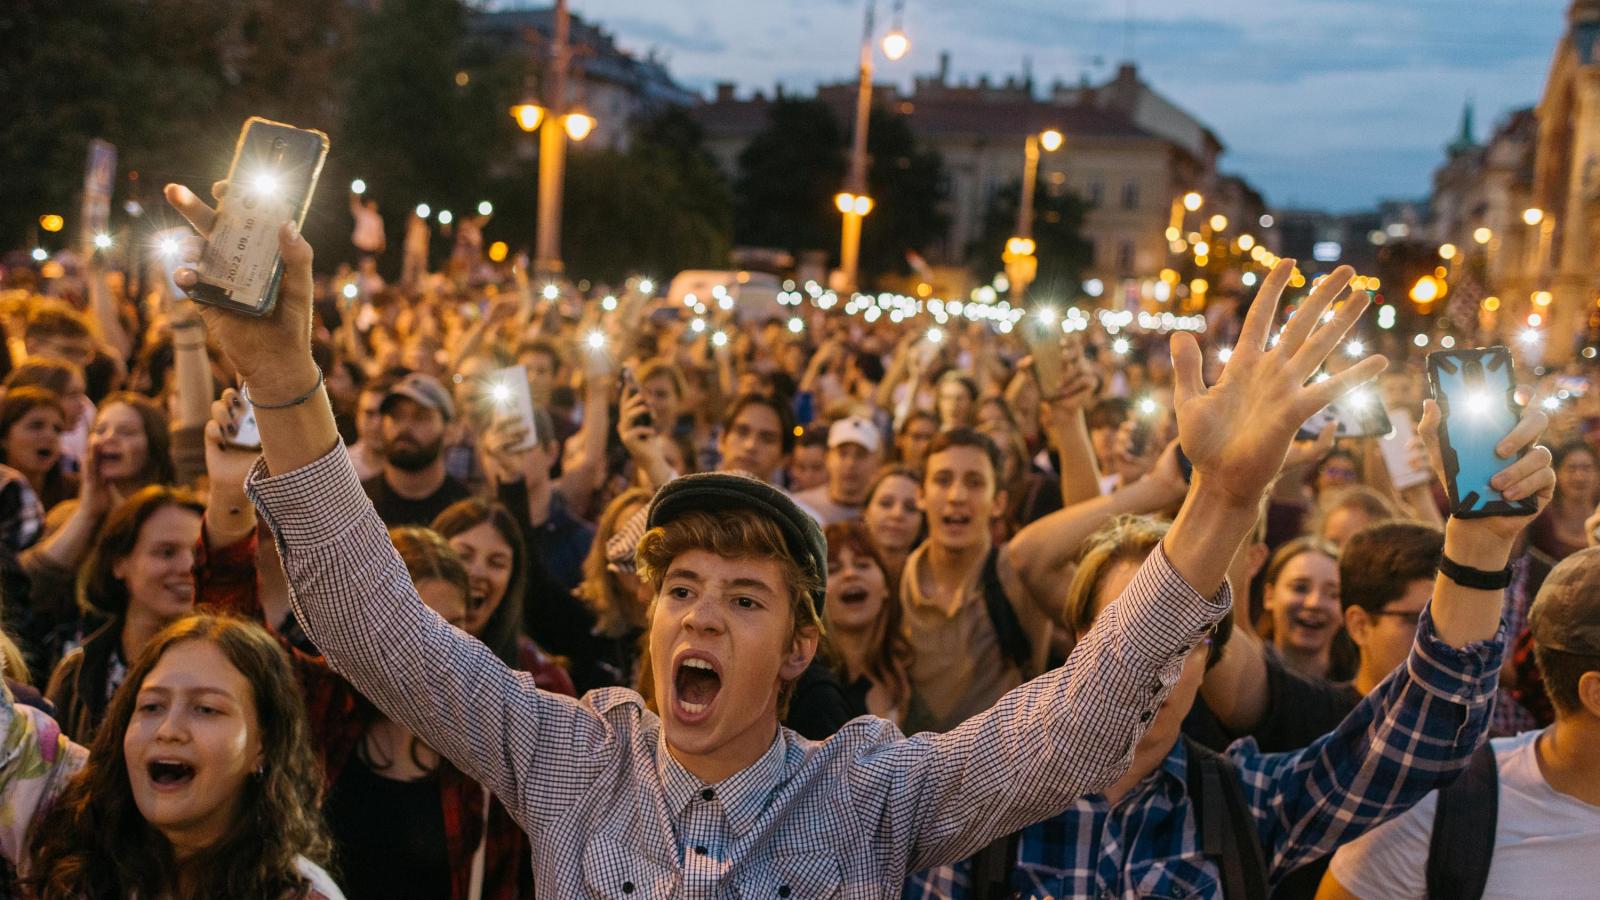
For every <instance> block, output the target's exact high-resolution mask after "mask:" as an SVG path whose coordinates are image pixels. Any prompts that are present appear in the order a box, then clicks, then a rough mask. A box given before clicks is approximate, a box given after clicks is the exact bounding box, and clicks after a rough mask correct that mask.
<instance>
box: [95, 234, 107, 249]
mask: <svg viewBox="0 0 1600 900" xmlns="http://www.w3.org/2000/svg"><path fill="white" fill-rule="evenodd" d="M94 245H95V246H96V247H98V248H100V249H101V250H105V249H107V248H109V247H110V246H111V235H109V234H106V233H105V232H103V231H102V232H101V233H99V234H97V235H95V236H94Z"/></svg>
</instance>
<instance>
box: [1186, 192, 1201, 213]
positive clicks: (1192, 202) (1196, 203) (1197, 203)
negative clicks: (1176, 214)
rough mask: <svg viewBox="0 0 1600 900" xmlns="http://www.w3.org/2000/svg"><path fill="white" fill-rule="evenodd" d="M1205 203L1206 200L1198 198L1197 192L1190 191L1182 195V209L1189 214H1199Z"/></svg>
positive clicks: (1198, 193)
mask: <svg viewBox="0 0 1600 900" xmlns="http://www.w3.org/2000/svg"><path fill="white" fill-rule="evenodd" d="M1205 203H1206V198H1204V197H1202V196H1200V192H1199V191H1190V192H1189V193H1187V194H1184V195H1183V208H1184V209H1187V210H1188V211H1189V212H1199V211H1200V207H1202V206H1204V205H1205Z"/></svg>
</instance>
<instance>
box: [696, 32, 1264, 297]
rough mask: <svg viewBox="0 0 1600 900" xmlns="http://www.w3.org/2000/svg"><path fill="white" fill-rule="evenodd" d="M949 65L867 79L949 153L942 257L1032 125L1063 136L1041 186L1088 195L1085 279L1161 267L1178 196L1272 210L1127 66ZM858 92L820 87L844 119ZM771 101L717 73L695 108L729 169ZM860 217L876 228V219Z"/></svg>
mask: <svg viewBox="0 0 1600 900" xmlns="http://www.w3.org/2000/svg"><path fill="white" fill-rule="evenodd" d="M948 72H949V57H948V54H945V55H942V56H941V63H940V68H939V71H938V72H937V73H935V74H933V75H926V76H919V77H917V78H916V79H915V80H914V82H913V87H912V89H911V90H910V92H903V91H901V90H900V89H898V88H897V87H893V86H888V85H876V86H874V90H873V102H874V105H875V106H877V107H879V108H881V109H883V110H886V111H890V112H892V113H895V114H898V115H902V116H904V117H905V118H906V120H907V124H908V126H909V127H910V129H911V131H912V133H913V134H915V135H916V137H917V140H918V142H919V144H920V145H921V146H922V147H924V148H926V149H931V150H933V151H936V152H937V153H939V155H940V156H941V157H942V158H943V161H944V167H945V171H946V174H947V177H948V179H949V183H948V189H947V191H946V196H945V201H944V202H945V211H946V212H947V213H948V215H949V219H950V226H949V229H948V231H947V233H946V235H945V236H944V238H943V239H942V240H941V241H939V242H938V244H937V245H936V246H934V247H931V248H929V251H930V252H929V255H930V258H931V261H932V262H934V263H935V264H943V265H945V266H947V267H953V266H958V265H960V264H961V262H962V261H963V260H964V258H965V255H966V251H967V247H968V245H969V244H971V243H972V242H973V241H974V240H976V239H978V237H979V236H980V234H981V232H982V229H983V222H984V217H985V214H986V213H987V211H988V210H989V208H990V205H991V203H992V202H993V201H994V198H995V196H996V195H997V194H998V193H1000V192H1001V191H1003V190H1006V189H1009V188H1013V186H1014V185H1016V184H1018V183H1020V181H1021V180H1022V175H1023V167H1024V154H1023V148H1024V143H1025V141H1026V139H1027V137H1028V136H1029V135H1030V134H1038V133H1040V132H1041V131H1044V130H1045V129H1050V128H1054V129H1057V130H1059V131H1061V132H1062V133H1063V135H1064V136H1065V143H1064V144H1063V146H1062V147H1061V149H1059V150H1057V151H1055V152H1048V153H1042V154H1041V156H1040V163H1039V176H1038V177H1039V181H1040V183H1041V184H1042V185H1043V186H1044V189H1045V190H1047V191H1050V192H1053V193H1055V194H1062V193H1067V192H1071V193H1074V194H1077V195H1078V196H1080V197H1082V198H1084V199H1085V200H1087V201H1088V203H1089V205H1090V207H1091V211H1090V212H1089V215H1088V218H1087V221H1086V223H1085V229H1084V232H1085V236H1086V237H1087V238H1089V239H1090V240H1091V241H1092V242H1093V245H1094V257H1093V264H1092V266H1091V268H1090V270H1089V271H1088V272H1087V273H1086V274H1085V278H1086V279H1098V280H1099V281H1101V282H1102V283H1103V284H1105V285H1108V286H1110V285H1120V286H1121V287H1122V288H1124V289H1128V290H1131V289H1136V287H1137V286H1138V285H1139V284H1140V283H1141V282H1148V281H1149V280H1150V279H1152V278H1154V277H1155V275H1156V274H1157V273H1158V272H1160V270H1161V269H1162V268H1164V267H1165V266H1166V265H1167V263H1168V254H1169V252H1170V250H1169V243H1168V240H1167V237H1166V229H1167V228H1168V226H1169V224H1170V222H1171V220H1172V216H1173V213H1174V209H1175V206H1174V204H1175V201H1180V200H1181V198H1182V197H1183V196H1184V195H1185V194H1186V193H1188V192H1190V191H1196V192H1200V193H1202V194H1203V195H1206V196H1207V197H1210V198H1213V199H1212V200H1211V201H1210V202H1211V203H1212V206H1211V207H1209V208H1208V209H1207V210H1206V211H1205V215H1207V216H1209V215H1212V214H1214V213H1218V212H1221V213H1224V214H1226V215H1228V216H1229V218H1230V220H1231V221H1232V222H1235V223H1241V224H1249V225H1252V226H1253V225H1254V224H1255V223H1256V222H1257V221H1258V220H1259V218H1260V216H1261V214H1262V213H1263V212H1264V211H1265V210H1264V208H1263V207H1262V200H1261V197H1260V195H1259V194H1258V193H1256V192H1255V191H1254V190H1252V189H1250V188H1249V186H1248V185H1246V184H1244V183H1243V182H1242V181H1241V180H1239V179H1236V178H1229V177H1227V176H1223V175H1220V174H1219V173H1218V171H1217V159H1218V157H1219V156H1221V154H1222V152H1223V147H1222V144H1221V142H1220V141H1218V140H1217V138H1216V136H1215V135H1214V134H1213V133H1212V132H1211V131H1210V129H1208V128H1206V127H1205V126H1204V125H1203V124H1202V123H1200V122H1199V121H1198V120H1196V119H1195V118H1194V117H1193V116H1191V115H1189V114H1188V113H1186V112H1184V111H1183V110H1182V109H1180V108H1179V107H1177V106H1176V105H1175V104H1173V103H1171V102H1170V101H1167V100H1166V99H1165V98H1163V97H1161V95H1160V94H1158V93H1157V92H1156V91H1155V90H1154V89H1152V88H1151V87H1150V86H1149V85H1148V84H1146V83H1145V82H1143V81H1142V80H1141V79H1140V78H1139V75H1138V71H1137V69H1136V68H1135V67H1134V66H1132V65H1131V64H1130V65H1124V66H1122V67H1121V70H1120V71H1119V73H1118V75H1117V76H1116V78H1115V79H1113V80H1112V81H1110V82H1108V83H1106V84H1104V85H1100V86H1092V85H1088V84H1083V85H1079V86H1072V87H1069V86H1065V85H1061V84H1056V85H1052V86H1051V87H1050V88H1049V89H1048V90H1045V91H1042V92H1040V91H1037V90H1036V89H1035V86H1034V84H1033V82H1032V79H1031V78H1029V77H1027V76H1022V77H1012V78H1008V79H1006V80H1005V81H1003V82H991V81H990V80H989V79H988V78H987V77H984V78H980V79H979V80H978V81H977V82H976V83H952V82H951V80H950V78H949V75H948ZM856 91H857V85H856V84H855V83H852V82H846V83H839V84H831V85H823V86H821V87H819V88H818V89H817V94H816V96H817V99H819V100H821V101H822V102H823V103H825V104H826V105H828V106H829V107H830V108H831V109H832V110H833V112H834V114H835V116H837V117H838V119H839V121H840V122H841V123H846V128H848V123H849V122H850V121H851V120H852V117H853V110H854V104H855V98H856ZM1041 94H1042V96H1041ZM771 102H772V101H771V100H770V99H769V98H768V97H767V96H766V95H765V94H763V93H761V92H759V91H758V92H756V93H754V94H753V95H750V96H746V97H740V96H738V95H737V94H736V92H735V90H734V87H733V85H732V84H722V85H718V87H717V91H716V94H715V96H714V97H713V99H712V100H711V101H709V102H707V103H704V104H702V105H701V106H700V107H698V108H697V110H696V116H697V117H698V119H699V120H700V122H701V124H702V125H703V126H704V127H705V131H706V138H707V143H708V146H709V148H710V149H711V151H712V153H713V155H715V156H716V157H717V159H718V161H719V162H720V164H721V165H722V167H723V169H724V171H725V172H726V173H727V174H728V175H729V176H730V177H731V176H733V175H734V174H735V173H736V170H737V159H738V156H739V153H740V151H742V150H743V149H744V147H745V146H746V145H747V144H748V143H749V141H750V139H751V137H753V136H754V135H755V134H756V132H758V131H759V130H761V129H762V128H763V127H764V126H765V124H766V121H767V108H768V107H769V106H770V104H771ZM865 227H867V228H871V227H872V221H871V218H870V217H869V218H868V219H867V220H866V224H865ZM1000 268H1001V261H1000V260H998V259H996V260H995V271H997V272H998V271H999V270H1000Z"/></svg>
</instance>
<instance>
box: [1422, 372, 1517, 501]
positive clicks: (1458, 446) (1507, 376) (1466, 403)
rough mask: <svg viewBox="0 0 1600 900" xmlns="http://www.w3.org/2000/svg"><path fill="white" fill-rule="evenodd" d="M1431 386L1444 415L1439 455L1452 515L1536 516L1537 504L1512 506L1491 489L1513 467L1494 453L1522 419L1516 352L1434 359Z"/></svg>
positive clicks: (1429, 373) (1430, 373) (1429, 376)
mask: <svg viewBox="0 0 1600 900" xmlns="http://www.w3.org/2000/svg"><path fill="white" fill-rule="evenodd" d="M1428 383H1429V385H1430V386H1431V387H1432V389H1433V397H1434V400H1436V401H1437V402H1438V404H1439V409H1440V412H1442V413H1443V414H1444V427H1443V429H1442V432H1441V441H1440V448H1439V449H1440V451H1441V453H1442V454H1443V457H1444V469H1445V476H1446V477H1445V480H1446V487H1447V488H1448V489H1449V492H1450V506H1451V510H1452V512H1451V514H1452V515H1454V516H1456V517H1457V518H1481V517H1485V516H1521V515H1529V514H1531V513H1533V512H1534V511H1535V510H1536V509H1537V504H1536V503H1535V501H1534V499H1533V498H1532V497H1529V498H1525V499H1523V500H1518V501H1508V500H1506V499H1505V497H1504V495H1502V494H1501V493H1500V492H1499V491H1497V490H1495V489H1494V488H1492V487H1490V486H1489V479H1490V478H1493V477H1494V476H1495V475H1496V474H1497V473H1499V472H1500V470H1501V469H1504V468H1505V467H1506V466H1508V465H1510V464H1511V463H1512V460H1510V459H1503V458H1501V457H1500V456H1499V455H1498V454H1497V453H1495V445H1496V444H1498V443H1500V441H1501V440H1502V439H1504V438H1505V436H1506V435H1507V434H1510V433H1511V430H1512V429H1513V428H1515V427H1516V424H1517V420H1518V419H1519V418H1521V415H1522V411H1521V410H1520V409H1519V408H1518V407H1517V403H1516V399H1515V398H1514V396H1513V394H1514V392H1515V390H1516V386H1517V382H1516V375H1515V372H1514V370H1513V367H1512V362H1511V352H1510V351H1509V350H1507V349H1506V348H1505V347H1490V348H1488V349H1481V350H1450V351H1440V352H1437V353H1430V354H1428Z"/></svg>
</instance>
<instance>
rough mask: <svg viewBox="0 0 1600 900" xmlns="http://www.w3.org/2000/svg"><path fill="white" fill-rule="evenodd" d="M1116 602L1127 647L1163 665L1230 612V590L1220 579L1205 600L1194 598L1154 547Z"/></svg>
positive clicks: (1196, 594)
mask: <svg viewBox="0 0 1600 900" xmlns="http://www.w3.org/2000/svg"><path fill="white" fill-rule="evenodd" d="M1117 603H1118V604H1119V605H1120V606H1121V609H1120V611H1119V615H1118V617H1119V618H1120V619H1121V620H1122V623H1123V627H1124V628H1125V629H1127V631H1126V633H1127V634H1128V635H1129V640H1128V644H1129V645H1130V646H1132V647H1133V648H1135V650H1136V651H1137V652H1139V653H1141V654H1142V655H1144V657H1145V658H1146V659H1147V660H1149V661H1152V662H1157V663H1164V662H1166V661H1168V660H1170V659H1172V658H1173V656H1175V655H1176V654H1178V653H1179V652H1184V653H1187V652H1188V651H1189V650H1191V649H1193V648H1194V646H1195V645H1196V644H1198V643H1199V642H1200V641H1201V640H1204V639H1205V637H1206V635H1208V634H1209V633H1210V632H1211V628H1212V626H1214V625H1216V623H1217V622H1218V621H1220V620H1221V619H1222V617H1223V616H1225V615H1227V614H1228V611H1229V610H1231V609H1232V608H1233V589H1232V588H1231V587H1229V585H1228V580H1227V579H1223V580H1222V587H1220V588H1218V589H1217V592H1216V593H1215V594H1213V595H1212V596H1211V597H1210V598H1209V599H1208V598H1206V597H1202V596H1200V592H1199V591H1197V590H1195V589H1194V588H1193V587H1191V586H1190V585H1189V582H1187V581H1185V580H1184V578H1183V576H1182V575H1180V574H1178V570H1177V569H1176V568H1174V567H1173V565H1172V560H1170V559H1168V558H1167V551H1166V548H1165V547H1163V546H1161V545H1160V544H1157V545H1156V549H1155V550H1154V551H1153V552H1151V554H1150V556H1149V558H1148V559H1146V560H1145V562H1144V565H1142V566H1140V567H1139V572H1138V574H1137V575H1135V576H1134V578H1133V582H1132V583H1131V584H1129V585H1128V589H1127V590H1125V591H1123V592H1122V597H1121V599H1119V600H1118V601H1117Z"/></svg>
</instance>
